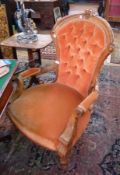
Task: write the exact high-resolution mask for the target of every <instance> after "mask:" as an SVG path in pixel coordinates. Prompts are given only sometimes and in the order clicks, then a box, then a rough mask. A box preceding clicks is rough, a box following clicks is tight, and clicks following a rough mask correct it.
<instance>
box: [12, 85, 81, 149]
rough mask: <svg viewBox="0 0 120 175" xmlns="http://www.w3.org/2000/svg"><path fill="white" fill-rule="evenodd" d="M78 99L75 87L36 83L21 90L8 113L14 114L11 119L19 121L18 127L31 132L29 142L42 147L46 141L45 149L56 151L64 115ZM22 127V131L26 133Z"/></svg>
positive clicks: (66, 116)
mask: <svg viewBox="0 0 120 175" xmlns="http://www.w3.org/2000/svg"><path fill="white" fill-rule="evenodd" d="M82 100H83V97H82V96H81V95H80V94H79V93H78V92H77V91H76V90H74V89H72V88H70V87H67V86H65V85H62V84H59V83H53V84H46V85H38V86H36V87H32V88H29V89H28V90H26V91H25V92H23V94H22V95H21V96H20V97H19V98H18V99H17V100H15V101H14V102H13V103H12V104H11V105H10V109H9V110H10V111H9V112H11V113H12V115H13V116H14V117H13V120H14V122H15V121H16V122H17V123H19V124H20V126H19V127H20V130H21V129H22V128H24V127H25V128H26V130H27V131H29V132H30V134H31V133H32V135H33V137H31V139H32V140H33V141H35V142H38V143H39V144H41V145H43V146H46V147H47V145H46V141H48V142H49V145H48V148H51V149H52V150H56V145H57V142H58V138H59V136H60V134H61V133H62V131H63V130H64V128H65V126H66V123H67V121H68V118H69V117H70V115H71V113H72V112H73V110H74V109H75V108H76V107H77V105H78V104H79V103H80V102H81V101H82ZM21 127H22V128H21ZM26 130H25V131H23V132H24V134H25V135H28V134H27V131H26ZM28 137H29V135H28ZM36 138H37V139H36ZM45 140H46V141H45Z"/></svg>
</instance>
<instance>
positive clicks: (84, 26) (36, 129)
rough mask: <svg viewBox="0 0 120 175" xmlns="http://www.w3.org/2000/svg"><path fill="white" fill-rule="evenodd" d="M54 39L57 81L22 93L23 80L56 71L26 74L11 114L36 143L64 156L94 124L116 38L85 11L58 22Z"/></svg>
mask: <svg viewBox="0 0 120 175" xmlns="http://www.w3.org/2000/svg"><path fill="white" fill-rule="evenodd" d="M52 36H53V39H54V43H55V46H56V51H57V57H58V59H59V65H58V66H57V67H56V66H55V65H54V66H52V67H53V69H54V70H55V71H56V72H57V79H56V82H55V83H53V84H47V85H45V84H44V85H37V86H34V87H31V88H29V89H27V90H24V91H23V92H22V90H23V88H22V87H23V82H22V79H24V78H26V77H29V75H35V73H36V74H38V73H44V72H45V71H46V70H51V67H48V68H45V69H44V68H42V67H41V68H40V69H34V70H33V71H32V70H31V69H30V70H28V71H26V72H25V73H22V74H21V75H20V76H19V80H20V81H19V84H20V86H19V88H18V94H19V97H18V98H17V99H16V100H14V101H13V102H12V104H11V105H9V110H8V114H9V116H10V118H11V119H12V120H13V122H14V123H15V124H16V126H17V127H18V128H19V129H20V130H21V131H22V132H23V133H24V134H25V135H26V136H28V137H29V138H30V139H31V140H33V141H34V142H36V143H38V144H40V145H42V146H45V147H47V148H49V149H51V150H54V151H57V153H58V154H59V155H60V156H61V155H62V157H65V156H66V155H67V152H68V151H69V150H70V149H71V147H72V146H73V145H74V144H75V143H76V141H77V140H78V139H79V137H80V136H81V134H82V133H83V132H84V130H85V128H86V127H87V124H88V122H89V120H90V107H91V104H93V102H94V101H95V100H96V98H97V96H98V92H97V90H95V82H96V78H97V76H98V74H99V71H100V68H101V66H102V64H103V62H104V60H105V59H106V58H107V56H108V55H109V53H110V52H111V51H112V42H113V34H112V30H111V27H110V26H109V24H108V23H107V21H105V20H104V19H102V18H100V17H95V16H94V15H93V14H92V13H91V12H89V13H88V12H86V13H84V14H78V15H71V16H67V17H64V18H62V19H61V20H59V21H57V23H56V24H55V26H54V28H53V31H52ZM21 77H22V78H21ZM21 93H22V94H21ZM20 94H21V96H20ZM78 109H79V114H80V115H78V111H77V110H78ZM83 109H84V110H83ZM66 140H67V141H66Z"/></svg>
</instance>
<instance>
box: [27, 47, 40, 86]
mask: <svg viewBox="0 0 120 175" xmlns="http://www.w3.org/2000/svg"><path fill="white" fill-rule="evenodd" d="M28 59H29V66H30V67H35V60H34V57H33V51H32V49H28ZM33 83H35V84H39V80H38V78H37V77H36V76H32V77H31V80H30V84H29V87H30V86H31V85H32V84H33Z"/></svg>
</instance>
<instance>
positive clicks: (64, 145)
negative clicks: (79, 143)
mask: <svg viewBox="0 0 120 175" xmlns="http://www.w3.org/2000/svg"><path fill="white" fill-rule="evenodd" d="M97 97H98V91H97V90H95V91H93V92H91V93H90V94H89V95H88V96H87V97H86V98H85V99H84V100H83V101H82V102H81V103H80V104H79V105H78V107H77V108H76V109H75V110H74V111H73V113H72V115H71V117H70V119H69V121H68V123H67V126H66V128H65V130H64V131H63V133H62V134H61V135H60V137H59V141H60V143H59V144H58V146H57V151H58V154H59V155H62V156H65V155H66V154H67V152H68V151H69V147H70V146H71V144H72V140H73V138H74V134H75V131H76V127H77V121H78V118H79V117H82V115H83V114H84V113H85V112H86V111H87V110H89V109H90V108H91V105H92V104H93V103H94V102H95V100H96V99H97Z"/></svg>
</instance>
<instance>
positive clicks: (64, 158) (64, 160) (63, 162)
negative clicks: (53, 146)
mask: <svg viewBox="0 0 120 175" xmlns="http://www.w3.org/2000/svg"><path fill="white" fill-rule="evenodd" d="M60 164H61V165H62V167H66V166H67V165H68V155H66V156H60Z"/></svg>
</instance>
